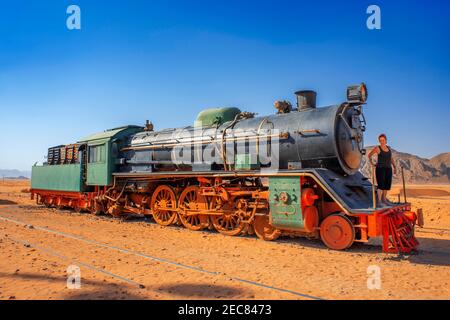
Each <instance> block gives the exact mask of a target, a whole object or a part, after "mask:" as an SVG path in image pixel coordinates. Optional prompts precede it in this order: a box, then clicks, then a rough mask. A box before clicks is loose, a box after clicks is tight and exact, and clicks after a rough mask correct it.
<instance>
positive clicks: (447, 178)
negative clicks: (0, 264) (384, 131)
mask: <svg viewBox="0 0 450 320" xmlns="http://www.w3.org/2000/svg"><path fill="white" fill-rule="evenodd" d="M372 148H373V146H370V147H366V149H367V152H369V150H372ZM392 152H393V156H394V159H395V163H396V166H397V175H396V176H394V183H400V182H401V174H400V167H401V166H402V167H403V172H404V175H405V181H406V182H407V183H418V184H420V183H450V152H447V153H441V154H439V155H437V156H435V157H433V158H431V159H425V158H420V157H418V156H416V155H413V154H410V153H405V152H399V151H397V150H394V149H392ZM374 158H375V157H374ZM361 172H362V173H363V174H364V175H365V176H366V177H370V176H371V175H370V166H369V163H368V161H365V163H364V165H363V167H362V169H361Z"/></svg>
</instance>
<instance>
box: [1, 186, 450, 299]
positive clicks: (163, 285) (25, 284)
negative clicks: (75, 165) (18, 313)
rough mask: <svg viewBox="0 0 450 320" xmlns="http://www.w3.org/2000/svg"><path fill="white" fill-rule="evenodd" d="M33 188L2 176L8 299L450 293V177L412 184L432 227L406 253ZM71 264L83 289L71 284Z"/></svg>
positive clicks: (404, 296) (381, 296)
mask: <svg viewBox="0 0 450 320" xmlns="http://www.w3.org/2000/svg"><path fill="white" fill-rule="evenodd" d="M28 188H29V182H28V181H13V180H6V181H1V180H0V299H311V298H323V299H450V186H445V185H440V186H439V185H433V186H429V185H427V186H410V187H409V189H408V190H409V192H408V195H407V196H408V201H411V202H412V204H413V206H414V208H418V207H420V208H423V211H424V215H425V223H426V228H424V229H417V236H418V238H419V241H420V243H421V247H420V250H419V252H418V253H417V254H414V255H406V256H399V255H393V254H384V253H382V252H381V247H380V246H379V241H378V240H377V239H374V241H372V242H371V243H369V244H364V245H355V246H353V247H352V248H350V249H349V250H347V251H343V252H338V251H331V250H328V249H327V248H325V246H324V245H322V244H321V242H320V241H317V240H307V239H301V238H288V237H284V238H280V239H279V240H277V241H275V242H264V241H261V240H258V239H257V238H256V237H253V236H246V237H226V236H223V235H220V234H218V233H215V232H211V231H202V232H194V231H189V230H187V229H184V228H182V227H177V226H174V227H161V226H159V225H157V224H155V223H154V222H152V221H150V220H148V221H147V220H145V219H143V218H133V219H129V220H127V221H122V220H117V219H113V218H109V217H106V216H92V215H89V214H86V213H81V214H79V213H75V212H72V211H69V210H63V211H58V210H56V209H47V208H44V207H40V206H36V205H35V204H34V202H33V201H31V200H30V199H29V193H27V192H26V191H27V189H28ZM399 190H400V187H399V186H395V187H394V189H393V191H392V192H391V194H392V198H393V199H395V198H396V194H397V193H398V192H399ZM71 265H73V266H76V267H79V268H80V271H81V277H80V279H81V288H79V289H75V288H68V287H67V278H68V272H67V269H68V267H69V266H71ZM368 268H369V270H374V268H375V269H377V268H379V270H380V278H379V279H380V282H377V280H375V281H372V280H371V279H372V278H371V276H370V275H369V274H368ZM372 277H373V276H372ZM368 283H369V284H372V289H370V288H368ZM377 283H380V287H379V288H378V289H377Z"/></svg>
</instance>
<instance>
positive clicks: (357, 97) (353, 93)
mask: <svg viewBox="0 0 450 320" xmlns="http://www.w3.org/2000/svg"><path fill="white" fill-rule="evenodd" d="M367 95H368V94H367V87H366V85H365V84H364V83H361V84H360V85H356V86H349V87H347V102H349V103H365V102H366V100H367Z"/></svg>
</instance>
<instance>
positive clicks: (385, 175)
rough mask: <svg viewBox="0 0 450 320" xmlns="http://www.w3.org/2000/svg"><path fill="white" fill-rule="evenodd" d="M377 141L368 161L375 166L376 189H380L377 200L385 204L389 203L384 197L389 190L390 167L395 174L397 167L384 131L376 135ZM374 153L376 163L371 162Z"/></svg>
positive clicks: (390, 180)
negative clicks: (377, 144)
mask: <svg viewBox="0 0 450 320" xmlns="http://www.w3.org/2000/svg"><path fill="white" fill-rule="evenodd" d="M378 141H379V142H380V145H379V146H377V147H375V148H373V149H372V151H370V153H369V155H368V157H369V161H370V163H371V164H372V165H373V166H374V167H376V177H377V185H378V190H381V194H380V192H378V201H379V202H380V203H381V204H385V205H387V204H389V203H388V201H387V199H386V195H387V192H388V191H389V190H391V184H392V168H393V169H394V174H397V169H396V167H395V162H394V158H393V157H392V151H391V148H390V147H388V145H387V138H386V135H385V134H384V133H383V134H380V135H379V136H378ZM374 154H377V155H378V161H377V163H376V164H374V163H373V162H372V156H373V155H374ZM380 196H381V197H380Z"/></svg>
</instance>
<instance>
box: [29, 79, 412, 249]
mask: <svg viewBox="0 0 450 320" xmlns="http://www.w3.org/2000/svg"><path fill="white" fill-rule="evenodd" d="M296 96H297V108H292V105H291V104H290V103H289V102H287V101H277V102H276V103H275V106H276V108H277V110H278V112H277V114H273V115H269V116H262V117H255V115H254V114H252V113H249V112H241V111H240V110H239V109H237V108H217V109H207V110H204V111H203V112H201V113H200V114H199V116H198V117H197V120H196V121H195V123H194V125H193V126H188V127H183V128H176V129H165V130H160V131H153V125H151V124H150V123H147V124H146V126H145V127H144V128H141V127H136V126H127V127H122V128H116V129H112V130H108V131H105V132H104V133H100V134H94V135H91V136H89V137H86V138H84V139H82V140H80V141H79V143H78V145H79V156H78V160H79V161H78V162H77V163H72V164H61V163H57V164H54V163H52V164H51V165H47V166H42V167H39V166H35V167H33V178H32V194H33V195H36V196H37V201H38V202H39V203H43V204H46V205H55V204H56V205H58V206H69V207H74V208H76V209H79V210H89V211H91V212H93V213H96V214H98V213H107V214H111V215H114V216H123V215H127V214H130V213H133V214H141V215H149V216H152V217H153V218H154V220H155V221H156V222H157V223H158V224H161V225H171V224H182V225H184V226H185V227H187V228H188V229H191V230H202V229H205V228H210V229H216V230H217V231H218V232H220V233H223V234H226V235H239V234H243V233H256V235H257V236H258V237H259V238H261V239H264V240H275V239H276V238H278V237H279V236H280V235H283V234H285V235H286V234H288V235H303V236H307V237H310V238H321V239H322V241H323V242H324V243H325V244H326V245H327V246H328V247H329V248H331V249H338V250H340V249H346V248H348V247H350V246H351V245H352V244H353V243H354V242H367V241H368V239H369V238H370V237H377V236H381V237H383V250H384V251H386V252H399V251H402V252H409V251H411V250H413V249H415V248H416V247H417V245H418V243H417V240H416V239H415V237H414V226H415V224H416V221H417V218H418V217H417V214H416V213H414V212H412V211H411V206H410V204H409V203H399V204H395V205H391V206H387V207H379V206H377V205H376V204H374V203H373V200H372V199H373V198H372V191H373V188H375V186H373V185H372V184H371V183H370V182H369V181H368V179H367V178H366V177H364V176H363V175H362V174H361V173H360V172H359V169H360V166H361V161H362V159H363V157H364V154H365V150H364V145H363V133H364V131H365V125H366V123H365V119H364V116H363V111H362V107H363V105H364V104H365V102H366V99H367V89H366V86H365V85H364V84H361V85H357V86H351V87H349V88H348V89H347V101H345V102H344V103H341V104H338V105H333V106H328V107H321V108H316V102H315V101H316V93H315V92H314V91H298V92H296ZM61 165H63V166H67V165H69V166H74V165H78V167H77V169H76V172H77V174H79V175H77V174H73V173H70V172H65V171H64V169H65V168H61ZM52 168H53V170H52ZM78 170H79V172H78ZM57 172H59V175H58V173H57ZM49 175H50V176H51V177H54V178H53V180H54V181H61V180H60V179H61V175H63V176H64V175H66V176H67V175H69V176H67V177H66V178H67V179H69V181H79V182H80V183H79V185H78V184H77V185H75V186H74V185H71V186H69V187H67V186H64V185H59V186H58V185H57V183H53V184H52V183H51V182H50V185H49V183H45V182H43V181H44V180H45V179H47V180H48V176H49ZM70 175H72V176H70ZM53 180H52V179H50V180H49V181H53Z"/></svg>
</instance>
